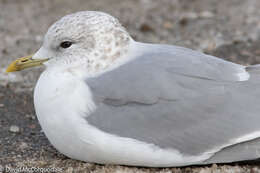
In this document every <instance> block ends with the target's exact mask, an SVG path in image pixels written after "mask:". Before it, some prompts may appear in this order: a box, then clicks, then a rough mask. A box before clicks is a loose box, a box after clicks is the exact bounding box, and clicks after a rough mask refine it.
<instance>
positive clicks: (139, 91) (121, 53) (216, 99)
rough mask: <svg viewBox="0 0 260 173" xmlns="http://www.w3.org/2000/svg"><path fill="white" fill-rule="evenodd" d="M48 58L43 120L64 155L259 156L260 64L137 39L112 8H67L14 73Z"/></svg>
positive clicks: (163, 160)
mask: <svg viewBox="0 0 260 173" xmlns="http://www.w3.org/2000/svg"><path fill="white" fill-rule="evenodd" d="M42 64H44V65H45V66H46V70H45V71H44V72H43V73H42V74H41V76H40V78H39V80H38V82H37V84H36V87H35V90H34V105H35V110H36V114H37V117H38V120H39V123H40V125H41V127H42V129H43V131H44V133H45V135H46V136H47V138H48V139H49V141H50V143H51V144H52V145H53V146H54V147H55V148H56V149H57V150H58V151H60V152H61V153H63V154H64V155H66V156H68V157H70V158H73V159H78V160H82V161H86V162H95V163H101V164H122V165H136V166H148V167H171V166H186V165H192V164H209V163H224V162H234V161H241V160H253V159H257V158H260V106H259V104H260V89H259V88H260V73H259V72H260V66H258V65H255V66H243V65H239V64H235V63H232V62H228V61H225V60H222V59H219V58H217V57H214V56H210V55H206V54H203V53H200V52H197V51H193V50H191V49H187V48H183V47H177V46H171V45H159V44H146V43H140V42H136V41H134V40H133V39H132V38H131V36H130V35H129V34H128V32H127V31H126V29H125V28H124V27H122V25H121V24H120V23H119V22H118V20H117V19H116V18H114V17H112V16H110V15H108V14H106V13H102V12H96V11H84V12H77V13H74V14H70V15H67V16H65V17H63V18H61V19H60V20H59V21H57V22H56V23H54V24H53V25H52V26H51V27H50V28H49V30H48V32H47V33H46V35H45V37H44V41H43V44H42V46H41V48H40V49H39V50H38V51H37V52H36V53H35V54H34V55H31V56H27V57H23V58H20V59H18V60H16V61H14V62H13V63H11V64H10V65H9V67H8V68H7V72H11V71H19V70H23V69H26V68H29V67H33V66H39V65H42Z"/></svg>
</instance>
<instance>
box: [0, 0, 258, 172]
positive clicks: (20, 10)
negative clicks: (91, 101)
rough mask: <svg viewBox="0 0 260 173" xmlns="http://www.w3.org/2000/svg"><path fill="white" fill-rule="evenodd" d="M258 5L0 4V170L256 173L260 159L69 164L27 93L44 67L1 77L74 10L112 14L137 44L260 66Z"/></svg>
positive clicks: (238, 1)
mask: <svg viewBox="0 0 260 173" xmlns="http://www.w3.org/2000/svg"><path fill="white" fill-rule="evenodd" d="M259 8H260V1H259V0H247V1H245V0H229V1H225V0H210V1H209V0H160V1H156V0H128V1H122V0H95V1H86V0H75V1H71V0H44V1H43V0H42V1H40V0H19V1H18V0H0V38H1V44H0V60H1V61H0V62H1V63H0V172H8V171H9V172H10V171H11V170H13V172H14V171H16V172H18V171H19V170H14V169H18V168H20V167H22V166H27V167H28V168H33V167H35V168H45V171H46V170H47V168H49V170H48V171H47V172H51V169H50V168H53V170H54V169H56V170H54V171H56V172H136V173H139V172H144V173H146V172H162V173H168V172H178V173H182V172H183V173H184V172H185V173H195V172H198V173H208V172H220V173H221V172H230V173H231V172H232V173H233V172H234V173H236V172H241V173H244V172H248V173H254V172H260V162H259V161H258V162H257V161H256V162H246V163H234V164H221V165H216V164H214V165H208V166H196V167H185V168H167V169H155V168H136V167H126V166H113V165H105V166H103V165H97V164H90V163H84V162H80V161H75V160H71V159H69V158H67V157H65V156H63V155H62V154H60V153H58V152H57V151H56V150H55V149H54V148H53V147H52V146H51V145H50V144H49V142H48V140H47V139H46V137H45V136H44V134H43V133H42V132H41V128H40V126H39V124H38V122H37V118H36V117H35V112H34V108H33V101H32V91H33V87H34V85H35V82H36V80H37V78H38V76H39V74H40V72H41V71H42V68H37V69H33V70H28V71H23V72H19V73H11V74H5V73H4V70H5V68H6V66H7V65H8V63H10V62H11V61H12V60H14V59H16V58H17V57H20V56H23V55H27V54H31V53H33V52H35V51H36V50H37V49H38V48H39V47H40V45H41V42H42V39H43V35H44V33H45V32H46V31H47V29H48V27H49V26H50V24H52V23H53V22H54V21H56V20H57V19H59V18H60V17H62V16H64V15H65V14H68V13H72V12H76V11H80V10H99V11H104V12H108V13H110V14H112V15H113V16H116V17H117V18H119V20H120V21H121V22H122V24H123V25H124V26H125V27H126V28H127V29H128V31H129V32H130V34H131V35H132V36H133V37H134V38H135V39H136V40H139V41H143V42H150V43H167V44H175V45H180V46H185V47H190V48H192V49H196V50H199V51H203V52H206V53H209V54H213V55H216V56H219V57H222V58H225V59H228V60H230V61H233V62H237V63H241V64H256V63H260V49H259V48H258V47H259V44H260V37H259V36H260V20H259V18H260V11H259ZM20 172H21V171H20ZM25 172H26V171H25ZM27 172H28V171H27ZM35 172H39V169H38V170H35Z"/></svg>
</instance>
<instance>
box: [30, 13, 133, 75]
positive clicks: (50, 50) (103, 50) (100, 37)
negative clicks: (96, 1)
mask: <svg viewBox="0 0 260 173" xmlns="http://www.w3.org/2000/svg"><path fill="white" fill-rule="evenodd" d="M131 40H132V39H131V37H130V35H129V34H128V33H127V31H126V30H125V28H124V27H123V26H122V25H121V24H120V23H119V21H118V20H117V19H116V18H114V17H112V16H110V15H109V14H106V13H103V12H96V11H82V12H77V13H73V14H70V15H67V16H64V17H62V18H61V19H60V20H58V21H57V22H55V23H54V24H53V25H52V26H51V27H50V28H49V30H48V32H47V33H46V35H45V37H44V42H43V45H42V48H41V49H40V50H39V51H38V52H37V53H36V55H35V57H36V58H37V57H42V55H45V57H47V58H50V59H51V60H50V61H48V63H47V66H48V65H50V66H51V65H53V64H56V63H63V64H71V63H73V62H75V59H77V62H79V61H83V62H84V65H85V66H86V68H87V69H88V70H89V71H97V70H100V69H105V68H106V67H107V66H109V64H110V63H112V62H113V61H115V60H116V59H118V58H120V57H122V56H123V55H124V54H125V53H126V51H127V46H128V44H129V42H130V41H131ZM66 41H67V42H70V43H72V44H71V45H70V46H69V47H68V48H62V47H61V44H62V43H63V42H66Z"/></svg>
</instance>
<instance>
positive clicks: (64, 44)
mask: <svg viewBox="0 0 260 173" xmlns="http://www.w3.org/2000/svg"><path fill="white" fill-rule="evenodd" d="M71 45H72V42H70V41H64V42H62V43H61V44H60V47H62V48H63V49H66V48H69V47H70V46H71Z"/></svg>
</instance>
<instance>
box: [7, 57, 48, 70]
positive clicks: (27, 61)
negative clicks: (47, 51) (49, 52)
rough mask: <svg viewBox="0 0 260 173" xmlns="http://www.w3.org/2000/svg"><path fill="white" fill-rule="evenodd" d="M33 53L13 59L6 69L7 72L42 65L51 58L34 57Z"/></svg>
mask: <svg viewBox="0 0 260 173" xmlns="http://www.w3.org/2000/svg"><path fill="white" fill-rule="evenodd" d="M32 56H33V55H29V56H26V57H22V58H19V59H17V60H15V61H13V62H12V63H11V64H10V65H9V66H8V67H7V69H6V72H14V71H20V70H23V69H26V68H30V67H36V66H40V65H42V64H43V63H44V62H45V61H48V60H49V59H48V58H46V59H32Z"/></svg>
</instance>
